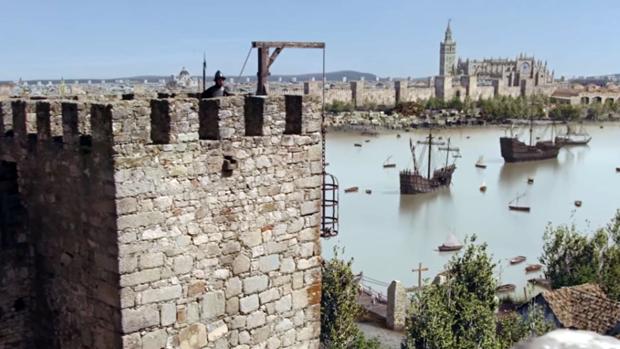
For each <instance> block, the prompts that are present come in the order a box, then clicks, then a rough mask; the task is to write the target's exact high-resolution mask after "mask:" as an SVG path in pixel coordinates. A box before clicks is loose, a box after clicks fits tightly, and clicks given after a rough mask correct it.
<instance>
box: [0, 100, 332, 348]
mask: <svg viewBox="0 0 620 349" xmlns="http://www.w3.org/2000/svg"><path fill="white" fill-rule="evenodd" d="M2 105H3V107H4V108H3V111H5V110H6V109H7V108H6V106H9V109H11V110H12V112H11V115H12V117H7V116H6V113H4V114H5V118H2V119H9V120H8V121H11V122H6V123H3V124H2V130H0V131H2V134H5V131H8V133H7V134H8V137H2V139H1V141H0V145H1V147H0V160H2V161H8V162H12V163H16V167H17V173H18V183H19V197H20V199H21V201H22V202H23V205H24V208H25V212H27V221H28V232H29V233H30V235H31V237H30V238H29V241H27V242H26V243H27V244H29V245H30V246H32V250H33V253H32V258H30V259H28V260H27V261H30V262H32V265H33V268H31V269H28V268H26V269H25V270H26V271H25V272H24V277H25V279H27V280H28V279H31V280H33V283H32V284H33V287H32V289H29V288H28V287H27V285H28V283H24V285H25V288H24V289H22V290H21V291H20V290H19V289H18V288H17V287H16V285H15V284H16V283H17V282H19V280H21V279H20V277H18V276H16V275H9V274H8V270H9V269H15V270H17V269H18V267H20V266H19V265H17V264H16V261H17V259H16V258H13V259H7V260H9V263H10V264H15V265H13V266H14V268H8V269H6V270H5V269H0V273H1V274H0V277H2V280H3V281H4V280H7V282H8V283H9V284H7V285H8V288H10V289H14V290H15V292H14V293H15V295H14V296H13V295H12V298H11V299H10V300H7V301H6V302H5V301H4V300H2V301H0V306H1V307H2V310H3V311H4V310H5V308H7V309H8V306H7V304H8V303H10V302H15V300H14V299H13V298H15V299H17V298H20V297H26V298H25V299H31V300H33V302H34V304H32V305H31V306H30V305H29V308H28V310H27V311H26V312H25V313H24V314H25V315H24V316H25V317H24V320H23V321H22V322H24V323H26V322H28V324H24V326H23V327H22V328H16V329H14V330H12V331H11V333H6V334H5V332H7V331H5V332H2V331H0V335H2V336H3V337H0V343H4V342H6V341H9V340H13V339H10V338H17V339H14V340H13V341H15V342H17V343H18V344H20V345H21V346H22V347H27V346H28V344H27V343H25V342H21V343H19V341H20V339H19V338H20V336H21V338H23V337H25V336H27V335H28V333H29V332H28V331H29V330H32V331H33V332H34V333H35V339H36V340H37V341H39V343H46V344H45V345H43V344H41V345H43V346H44V347H56V348H81V347H91V348H119V347H123V348H164V347H167V348H172V347H181V348H250V347H262V348H265V347H268V348H293V347H295V348H298V347H304V348H306V347H309V348H318V338H319V331H320V321H319V320H320V315H319V307H320V287H321V286H320V278H321V275H320V243H319V228H318V227H319V224H320V214H319V207H320V196H321V191H320V183H321V176H320V174H321V170H322V169H321V146H320V142H321V136H320V132H319V130H320V113H319V111H320V105H319V104H318V101H317V100H316V99H312V98H310V97H301V96H275V97H268V98H260V97H247V98H246V97H241V96H239V97H228V98H220V99H209V100H202V101H199V100H197V99H189V98H180V99H156V100H150V101H148V100H128V101H115V102H113V103H111V104H92V103H88V102H82V101H79V102H75V101H70V102H64V103H61V102H59V101H43V102H37V103H35V102H27V103H23V102H18V101H13V102H11V103H8V102H5V103H3V104H2ZM56 111H60V113H58V112H56ZM50 119H51V120H50ZM55 119H60V121H58V120H55ZM54 125H56V126H54ZM5 126H6V127H5ZM58 126H60V129H59V128H58ZM59 131H60V134H61V135H55V134H58V133H59ZM89 132H90V133H89ZM4 256H5V253H4V250H3V252H2V257H3V258H4ZM27 266H28V264H26V267H27ZM28 270H30V271H28ZM20 275H21V274H20ZM3 285H5V284H3ZM28 297H29V298H28ZM5 303H6V304H5ZM0 314H4V313H0ZM3 316H4V315H2V316H0V324H3V321H4V320H3V319H8V318H5V317H3ZM11 316H13V315H11ZM27 316H31V318H28V317H27ZM15 319H16V321H15V322H16V323H17V322H19V321H18V320H17V317H15ZM7 321H8V320H7ZM10 336H13V337H10ZM17 347H19V345H17Z"/></svg>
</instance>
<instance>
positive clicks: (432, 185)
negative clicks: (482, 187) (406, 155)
mask: <svg viewBox="0 0 620 349" xmlns="http://www.w3.org/2000/svg"><path fill="white" fill-rule="evenodd" d="M433 139H434V137H433V134H432V131H431V130H430V129H429V132H428V137H427V139H426V140H425V141H418V142H417V144H421V145H423V146H424V148H423V149H422V153H421V156H422V155H423V154H424V151H425V150H426V151H428V159H427V161H428V164H427V168H426V176H424V175H423V174H422V173H421V172H420V168H419V165H420V161H418V160H417V159H416V147H415V145H414V144H413V142H412V141H411V139H409V148H410V150H411V156H412V157H413V170H410V169H406V170H403V171H400V193H401V194H422V193H429V192H432V191H435V190H437V189H439V188H443V187H447V186H449V185H450V183H452V174H453V173H454V170H456V165H455V164H454V162H453V163H452V164H450V163H449V161H450V152H453V151H455V152H458V151H459V150H458V148H452V147H450V138H448V144H447V146H445V147H442V146H443V145H445V143H443V142H434V141H433ZM433 146H438V149H439V150H442V151H445V152H446V162H445V166H443V167H440V168H436V169H434V170H433V169H432V153H433V151H432V150H433Z"/></svg>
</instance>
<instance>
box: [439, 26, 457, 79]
mask: <svg viewBox="0 0 620 349" xmlns="http://www.w3.org/2000/svg"><path fill="white" fill-rule="evenodd" d="M450 22H451V20H450V21H448V27H447V28H446V34H445V37H444V39H443V42H441V43H440V44H439V47H440V48H439V76H452V75H455V74H456V42H455V41H454V40H453V39H452V29H451V28H450Z"/></svg>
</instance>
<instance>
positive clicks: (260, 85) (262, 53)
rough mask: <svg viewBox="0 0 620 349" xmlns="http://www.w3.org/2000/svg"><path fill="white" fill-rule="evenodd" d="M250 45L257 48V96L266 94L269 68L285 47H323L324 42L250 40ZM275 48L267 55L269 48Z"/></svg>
mask: <svg viewBox="0 0 620 349" xmlns="http://www.w3.org/2000/svg"><path fill="white" fill-rule="evenodd" d="M252 47H253V48H257V49H258V73H257V74H256V75H257V77H258V82H257V84H256V94H257V95H259V96H266V95H267V80H268V79H269V75H270V73H269V68H270V67H271V65H272V64H273V62H275V60H276V58H277V57H278V55H279V54H280V53H281V52H282V50H283V49H285V48H319V49H323V48H325V43H324V42H300V41H252ZM272 48H273V49H275V50H274V51H273V52H272V53H271V55H269V50H270V49H272Z"/></svg>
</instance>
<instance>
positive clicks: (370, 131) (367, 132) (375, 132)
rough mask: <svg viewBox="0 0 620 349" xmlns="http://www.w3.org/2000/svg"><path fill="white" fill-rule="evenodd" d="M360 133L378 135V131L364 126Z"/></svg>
mask: <svg viewBox="0 0 620 349" xmlns="http://www.w3.org/2000/svg"><path fill="white" fill-rule="evenodd" d="M361 134H362V136H378V135H379V132H378V131H376V130H373V129H369V128H366V129H363V130H362V132H361Z"/></svg>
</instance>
